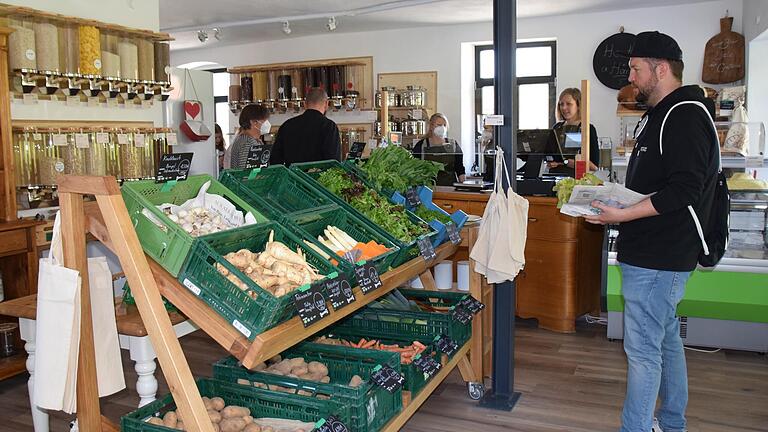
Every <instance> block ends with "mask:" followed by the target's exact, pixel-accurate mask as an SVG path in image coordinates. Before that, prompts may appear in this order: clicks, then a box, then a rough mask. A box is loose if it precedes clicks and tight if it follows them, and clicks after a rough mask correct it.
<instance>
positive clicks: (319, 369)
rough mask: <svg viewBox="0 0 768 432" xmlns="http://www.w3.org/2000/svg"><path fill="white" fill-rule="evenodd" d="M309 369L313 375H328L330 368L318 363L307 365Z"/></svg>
mask: <svg viewBox="0 0 768 432" xmlns="http://www.w3.org/2000/svg"><path fill="white" fill-rule="evenodd" d="M307 369H309V371H310V372H312V373H319V374H322V375H328V367H327V366H326V365H324V364H322V363H320V362H318V361H313V362H309V365H307Z"/></svg>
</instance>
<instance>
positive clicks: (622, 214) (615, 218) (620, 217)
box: [584, 201, 629, 225]
mask: <svg viewBox="0 0 768 432" xmlns="http://www.w3.org/2000/svg"><path fill="white" fill-rule="evenodd" d="M591 205H592V207H594V208H596V209H598V210H600V214H597V215H594V216H584V219H586V221H587V222H589V223H593V224H599V225H606V224H617V223H621V222H626V221H627V220H629V219H627V214H626V213H627V212H626V210H625V209H620V208H616V207H610V206H607V205H605V204H603V203H602V202H600V201H592V204H591Z"/></svg>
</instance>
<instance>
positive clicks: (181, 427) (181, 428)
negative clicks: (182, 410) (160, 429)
mask: <svg viewBox="0 0 768 432" xmlns="http://www.w3.org/2000/svg"><path fill="white" fill-rule="evenodd" d="M176 430H180V431H185V430H186V429H184V422H183V421H181V420H179V422H178V423H176Z"/></svg>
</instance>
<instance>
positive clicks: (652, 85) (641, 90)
mask: <svg viewBox="0 0 768 432" xmlns="http://www.w3.org/2000/svg"><path fill="white" fill-rule="evenodd" d="M658 85H659V80H658V79H657V78H656V76H653V77H652V78H651V81H650V82H649V83H648V84H647V85H646V86H644V87H637V96H635V100H636V101H637V102H640V103H643V104H646V105H648V106H652V105H650V104H649V103H648V99H649V98H650V97H651V94H653V91H654V90H656V87H657V86H658Z"/></svg>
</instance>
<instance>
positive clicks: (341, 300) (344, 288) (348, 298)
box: [324, 272, 355, 310]
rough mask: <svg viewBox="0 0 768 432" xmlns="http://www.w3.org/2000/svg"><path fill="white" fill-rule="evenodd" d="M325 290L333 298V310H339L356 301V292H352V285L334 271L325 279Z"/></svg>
mask: <svg viewBox="0 0 768 432" xmlns="http://www.w3.org/2000/svg"><path fill="white" fill-rule="evenodd" d="M324 284H325V292H326V293H327V294H328V298H329V299H330V300H331V306H333V310H339V309H341V308H343V307H344V306H346V305H348V304H352V303H353V302H354V301H355V293H353V292H352V285H350V284H349V281H347V280H346V279H344V278H343V277H342V276H341V275H339V274H338V273H336V272H334V273H332V274H331V275H329V276H328V279H326V280H325V281H324Z"/></svg>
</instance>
